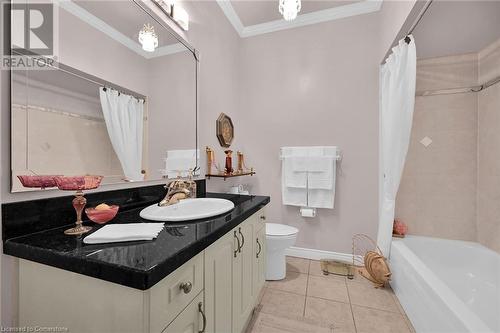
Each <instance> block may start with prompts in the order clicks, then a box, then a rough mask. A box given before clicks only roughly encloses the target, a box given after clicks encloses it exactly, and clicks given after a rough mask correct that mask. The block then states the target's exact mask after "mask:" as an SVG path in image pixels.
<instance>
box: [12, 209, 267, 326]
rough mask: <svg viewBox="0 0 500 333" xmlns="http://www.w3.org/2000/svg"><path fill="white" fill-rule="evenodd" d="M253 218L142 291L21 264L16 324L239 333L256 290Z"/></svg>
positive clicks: (260, 230) (258, 254) (259, 272)
mask: <svg viewBox="0 0 500 333" xmlns="http://www.w3.org/2000/svg"><path fill="white" fill-rule="evenodd" d="M261 216H263V211H262V210H261V211H259V212H257V213H256V214H254V215H253V216H251V217H250V218H248V219H247V220H246V221H244V222H242V223H241V224H240V225H239V226H237V227H236V228H234V229H233V230H231V231H230V232H229V233H227V234H226V235H224V236H223V237H221V238H220V239H219V240H217V241H216V242H215V243H213V244H212V245H211V246H209V247H208V248H207V249H205V250H204V251H203V252H201V253H199V254H197V255H196V256H195V257H193V258H192V259H191V260H189V261H188V262H186V263H185V264H184V265H182V266H181V267H179V268H178V269H176V270H175V271H174V272H172V273H171V274H169V275H168V276H167V277H166V278H165V279H163V280H162V281H160V282H158V283H157V284H156V285H154V286H153V287H152V288H151V289H149V290H144V291H143V290H138V289H134V288H129V287H125V286H122V285H119V284H116V283H111V282H107V281H104V280H100V279H95V278H92V277H89V276H85V275H81V274H77V273H73V272H69V271H66V270H62V269H58V268H54V267H51V266H47V265H42V264H38V263H35V262H31V261H28V260H23V259H21V260H20V265H19V325H20V326H27V327H28V326H46V327H67V328H68V329H69V330H70V331H71V332H76V333H78V332H82V333H92V332H99V333H100V332H107V333H112V332H120V333H123V332H131V333H140V332H143V333H161V332H163V333H187V332H196V333H197V332H209V333H242V332H243V331H244V329H245V327H246V325H247V323H248V322H249V320H250V319H251V315H252V312H253V309H254V307H255V304H256V302H257V298H258V295H259V294H260V292H261V289H262V287H263V285H264V278H265V274H264V273H265V256H266V253H265V251H266V249H265V243H266V242H265V228H264V227H263V225H264V223H263V222H262V221H263V219H261V218H260V217H261ZM47 300H50V306H47Z"/></svg>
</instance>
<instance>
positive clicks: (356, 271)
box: [346, 267, 373, 286]
mask: <svg viewBox="0 0 500 333" xmlns="http://www.w3.org/2000/svg"><path fill="white" fill-rule="evenodd" d="M359 270H360V268H359V267H355V268H354V270H353V272H354V276H353V278H352V279H346V281H347V283H362V284H365V285H367V286H373V282H371V281H370V280H368V279H367V278H365V277H364V276H362V275H361V274H360V273H359Z"/></svg>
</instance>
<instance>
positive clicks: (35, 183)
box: [17, 175, 61, 189]
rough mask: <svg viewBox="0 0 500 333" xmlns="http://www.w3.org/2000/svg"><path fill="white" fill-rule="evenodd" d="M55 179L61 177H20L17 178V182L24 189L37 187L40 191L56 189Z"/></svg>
mask: <svg viewBox="0 0 500 333" xmlns="http://www.w3.org/2000/svg"><path fill="white" fill-rule="evenodd" d="M55 177H61V176H60V175H52V176H49V175H45V176H30V175H21V176H17V178H18V179H19V181H20V182H21V184H22V185H23V186H24V187H38V188H41V189H44V188H48V187H56V186H57V184H56V181H55Z"/></svg>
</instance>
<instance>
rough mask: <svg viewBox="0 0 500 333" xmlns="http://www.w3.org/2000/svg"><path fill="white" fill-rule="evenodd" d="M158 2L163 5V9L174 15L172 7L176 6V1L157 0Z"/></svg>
mask: <svg viewBox="0 0 500 333" xmlns="http://www.w3.org/2000/svg"><path fill="white" fill-rule="evenodd" d="M155 1H156V3H157V4H158V6H160V7H161V9H163V11H164V12H165V13H166V14H168V15H170V16H172V8H173V6H174V3H173V1H171V0H170V1H169V0H155Z"/></svg>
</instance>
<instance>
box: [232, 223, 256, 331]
mask: <svg viewBox="0 0 500 333" xmlns="http://www.w3.org/2000/svg"><path fill="white" fill-rule="evenodd" d="M254 219H255V215H254V216H252V217H250V218H249V219H248V220H246V221H245V222H243V223H241V224H240V225H239V226H238V227H236V228H235V230H236V232H237V236H238V237H239V239H240V242H241V246H240V251H238V253H237V256H236V258H234V259H233V333H240V332H242V331H243V328H244V327H245V325H246V323H247V321H248V319H249V318H250V314H251V312H252V310H253V307H254V301H255V297H256V296H255V295H254V288H253V268H254V264H253V262H254V259H255V241H254V228H255V223H254Z"/></svg>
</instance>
